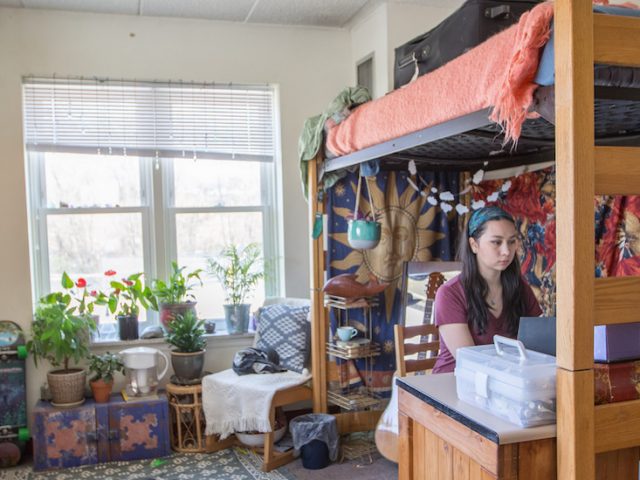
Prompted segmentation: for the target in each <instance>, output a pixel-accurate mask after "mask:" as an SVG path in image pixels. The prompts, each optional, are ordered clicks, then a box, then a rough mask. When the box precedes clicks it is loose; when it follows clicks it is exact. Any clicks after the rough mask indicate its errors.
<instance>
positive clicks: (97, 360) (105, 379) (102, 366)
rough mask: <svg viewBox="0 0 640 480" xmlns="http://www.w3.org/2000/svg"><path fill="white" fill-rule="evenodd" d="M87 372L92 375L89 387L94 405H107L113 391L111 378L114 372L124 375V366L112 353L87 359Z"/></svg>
mask: <svg viewBox="0 0 640 480" xmlns="http://www.w3.org/2000/svg"><path fill="white" fill-rule="evenodd" d="M89 372H91V373H92V374H93V377H92V378H91V380H90V382H89V385H91V391H92V392H93V398H94V399H95V401H96V403H107V402H108V401H109V397H110V396H111V390H112V389H113V376H114V374H115V373H116V372H120V373H124V364H123V363H122V360H121V359H120V357H119V356H118V355H116V354H114V353H109V352H106V353H103V354H102V355H95V354H93V355H91V356H90V357H89Z"/></svg>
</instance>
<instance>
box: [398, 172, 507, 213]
mask: <svg viewBox="0 0 640 480" xmlns="http://www.w3.org/2000/svg"><path fill="white" fill-rule="evenodd" d="M409 173H410V174H411V175H412V176H415V177H416V178H417V179H418V181H419V183H421V184H422V185H424V186H425V187H426V188H427V189H430V190H429V192H428V193H427V192H426V191H425V190H423V189H421V188H420V187H419V186H418V185H417V184H416V182H414V181H413V180H411V178H407V181H408V182H409V185H411V187H412V188H413V189H414V190H415V191H416V192H418V193H419V194H420V195H421V196H423V197H427V202H428V203H429V204H430V205H433V206H436V205H438V204H439V205H440V208H441V209H442V211H443V212H445V213H449V212H450V211H452V210H453V209H454V208H455V210H456V212H458V215H464V214H465V213H468V212H469V207H467V206H466V205H465V204H463V203H460V202H458V203H457V204H455V205H454V202H455V200H456V196H457V197H461V196H462V195H464V194H465V193H467V192H469V191H470V190H471V184H473V185H478V184H479V183H480V182H482V180H483V179H484V175H485V171H484V170H483V169H479V170H478V171H476V172H475V173H474V174H473V175H472V177H471V179H467V181H466V187H465V188H464V190H462V191H461V192H460V193H458V194H456V195H454V194H453V193H451V192H450V191H449V190H444V191H440V190H439V189H438V188H437V187H431V186H429V184H428V183H427V182H426V181H425V180H424V179H423V178H422V177H421V176H420V175H419V174H418V169H417V168H416V163H415V161H414V160H411V161H410V162H409ZM510 188H511V180H507V181H506V182H504V183H503V184H502V186H501V187H500V188H499V189H498V190H496V191H494V192H492V193H491V194H489V195H488V196H487V199H486V201H485V200H472V201H471V209H472V210H478V209H479V208H482V207H484V206H486V204H487V202H489V203H493V202H495V201H496V200H498V198H500V194H501V193H506V192H508V191H509V189H510Z"/></svg>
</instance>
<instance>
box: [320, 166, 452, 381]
mask: <svg viewBox="0 0 640 480" xmlns="http://www.w3.org/2000/svg"><path fill="white" fill-rule="evenodd" d="M357 181H358V176H357V173H350V174H349V175H348V176H347V177H345V178H343V179H341V180H340V181H339V182H337V183H336V184H335V185H334V186H333V187H332V188H331V189H329V190H328V192H327V195H328V200H327V212H328V218H329V220H328V226H327V228H328V238H329V240H328V246H327V267H328V268H327V270H328V272H327V278H331V277H334V276H336V275H339V274H342V273H354V274H356V276H357V277H356V278H357V281H358V282H360V283H366V282H367V281H368V280H369V279H371V278H372V277H377V278H378V279H379V280H380V281H381V282H387V283H389V286H388V287H387V288H386V289H385V291H384V292H383V293H382V294H380V295H379V306H378V307H375V308H373V309H371V323H372V330H373V331H372V341H373V342H375V343H378V344H379V345H381V346H382V354H381V355H379V356H376V357H373V359H372V360H370V361H371V362H372V366H371V368H369V369H367V365H365V363H366V362H365V361H363V360H358V361H356V362H353V361H351V362H346V363H344V364H342V362H339V364H341V368H340V374H341V376H342V377H341V386H342V387H343V388H346V387H347V386H353V385H355V384H362V383H364V384H365V385H367V386H368V387H369V389H370V390H371V391H373V392H378V393H382V394H384V393H385V392H388V391H389V390H390V388H391V381H392V376H393V372H394V371H395V352H394V342H393V340H394V338H393V326H394V325H395V324H396V323H397V322H398V318H400V315H401V305H400V288H401V279H402V271H403V263H404V262H406V261H410V260H413V261H429V260H453V256H454V254H455V251H454V242H455V232H456V230H457V225H456V217H455V211H450V212H449V213H448V214H447V213H444V212H443V211H442V210H441V208H440V207H439V206H438V205H437V204H436V205H434V204H433V203H431V202H430V201H429V200H430V198H429V196H428V195H426V194H424V193H421V192H420V191H418V190H417V189H416V188H415V187H416V186H417V185H418V184H420V190H422V191H425V190H426V191H429V189H431V188H433V189H437V190H438V191H440V192H448V193H450V194H451V195H452V196H457V195H458V184H459V182H458V174H457V173H452V172H448V173H426V174H420V176H419V179H418V177H416V176H411V175H410V174H409V173H408V172H381V173H379V174H378V175H377V176H376V177H370V178H369V179H368V181H367V182H362V192H361V194H360V199H359V210H360V215H361V216H363V215H366V214H367V213H369V212H370V210H371V208H373V209H375V213H376V217H377V219H378V221H380V222H381V224H382V235H381V240H380V243H379V244H378V246H377V247H375V248H373V249H369V250H356V249H352V248H351V246H350V245H349V242H348V240H347V226H348V220H349V219H350V218H353V215H354V206H355V196H356V195H355V193H356V191H357ZM369 187H370V191H368V188H369ZM336 310H337V309H331V312H330V318H331V331H332V332H335V328H336V326H338V324H340V325H346V324H349V325H351V326H353V327H355V328H357V329H358V330H359V331H360V332H362V333H363V334H364V335H365V336H367V335H368V332H366V324H367V320H366V319H365V318H364V311H363V310H362V309H350V310H346V311H339V312H338V311H336ZM341 315H342V317H341ZM369 371H370V373H371V374H370V375H369ZM365 373H366V375H365ZM365 377H366V378H365Z"/></svg>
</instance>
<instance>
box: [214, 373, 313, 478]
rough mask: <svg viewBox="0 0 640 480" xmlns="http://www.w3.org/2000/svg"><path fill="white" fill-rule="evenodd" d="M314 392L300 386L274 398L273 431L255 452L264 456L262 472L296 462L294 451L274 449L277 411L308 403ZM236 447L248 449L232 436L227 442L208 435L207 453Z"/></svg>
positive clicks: (270, 415) (270, 418)
mask: <svg viewBox="0 0 640 480" xmlns="http://www.w3.org/2000/svg"><path fill="white" fill-rule="evenodd" d="M312 397H313V396H312V390H311V388H310V387H308V386H306V385H298V386H296V387H291V388H286V389H284V390H279V391H278V392H276V394H275V395H274V396H273V400H272V402H271V409H270V411H269V420H270V422H271V431H270V432H267V433H265V435H264V443H263V445H262V447H256V448H255V449H254V450H257V451H259V452H261V453H262V454H263V459H262V471H263V472H269V471H271V470H273V469H275V468H278V467H281V466H282V465H285V464H287V463H289V462H291V461H292V460H294V456H293V449H291V450H289V451H287V452H278V451H276V450H275V448H274V443H275V442H274V433H273V432H274V430H275V423H276V409H277V408H278V407H284V406H285V405H291V404H294V403H297V402H302V401H308V400H311V399H312ZM235 445H240V446H242V447H243V448H247V447H245V446H244V445H242V444H241V443H240V442H239V441H238V440H237V439H236V437H235V435H232V436H230V437H228V438H226V439H225V440H218V437H217V436H216V435H208V436H207V437H206V451H207V452H217V451H218V450H223V449H225V448H229V447H233V446H235Z"/></svg>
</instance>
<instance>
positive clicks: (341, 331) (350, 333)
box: [336, 327, 358, 342]
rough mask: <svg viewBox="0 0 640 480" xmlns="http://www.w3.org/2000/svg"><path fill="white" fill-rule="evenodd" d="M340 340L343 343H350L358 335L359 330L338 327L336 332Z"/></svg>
mask: <svg viewBox="0 0 640 480" xmlns="http://www.w3.org/2000/svg"><path fill="white" fill-rule="evenodd" d="M336 332H337V334H338V338H339V339H340V340H342V341H343V342H348V341H349V340H351V339H352V338H353V337H355V336H356V335H357V334H358V330H356V329H355V328H353V327H338V329H337V330H336Z"/></svg>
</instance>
